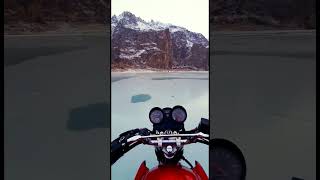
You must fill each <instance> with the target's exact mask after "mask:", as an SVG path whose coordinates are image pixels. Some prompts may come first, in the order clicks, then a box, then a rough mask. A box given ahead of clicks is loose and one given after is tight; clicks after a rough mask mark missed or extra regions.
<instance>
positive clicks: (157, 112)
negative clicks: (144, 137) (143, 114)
mask: <svg viewBox="0 0 320 180" xmlns="http://www.w3.org/2000/svg"><path fill="white" fill-rule="evenodd" d="M149 119H150V121H151V122H152V123H154V124H158V123H160V122H161V121H162V119H163V112H162V110H161V108H159V107H154V108H152V109H151V110H150V112H149Z"/></svg>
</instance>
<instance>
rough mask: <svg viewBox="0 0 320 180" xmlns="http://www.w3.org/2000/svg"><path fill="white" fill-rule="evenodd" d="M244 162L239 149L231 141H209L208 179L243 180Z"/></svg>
mask: <svg viewBox="0 0 320 180" xmlns="http://www.w3.org/2000/svg"><path fill="white" fill-rule="evenodd" d="M245 175H246V164H245V160H244V157H243V155H242V153H241V151H240V150H239V149H238V148H237V147H236V146H235V145H234V144H233V143H231V142H229V141H226V140H221V142H220V143H213V145H212V144H211V143H210V179H214V180H244V179H245Z"/></svg>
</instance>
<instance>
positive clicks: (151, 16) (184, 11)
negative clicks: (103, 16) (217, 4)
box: [111, 0, 209, 39]
mask: <svg viewBox="0 0 320 180" xmlns="http://www.w3.org/2000/svg"><path fill="white" fill-rule="evenodd" d="M123 11H129V12H131V13H133V14H134V15H136V16H138V17H140V18H142V19H143V20H145V21H150V20H154V21H159V22H162V23H170V24H173V25H177V26H181V27H185V28H187V29H188V30H190V31H193V32H197V33H201V34H202V35H203V36H204V37H206V38H207V39H208V38H209V0H112V1H111V14H112V15H117V16H118V15H119V14H121V13H122V12H123Z"/></svg>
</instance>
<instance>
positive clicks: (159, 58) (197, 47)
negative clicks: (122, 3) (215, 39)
mask: <svg viewBox="0 0 320 180" xmlns="http://www.w3.org/2000/svg"><path fill="white" fill-rule="evenodd" d="M111 39H112V64H113V65H117V66H128V67H131V68H132V67H136V68H148V67H153V68H161V69H171V68H179V67H190V68H193V69H205V70H207V69H208V58H209V56H208V45H209V42H208V40H207V39H206V38H205V37H204V36H203V35H202V34H200V33H195V32H191V31H189V30H187V29H186V28H183V27H179V26H175V25H172V24H165V23H161V22H156V21H153V20H151V21H150V22H146V21H144V20H143V19H141V18H140V17H136V16H135V15H134V14H132V13H130V12H127V11H125V12H123V13H122V14H120V15H119V16H115V15H114V16H112V18H111Z"/></svg>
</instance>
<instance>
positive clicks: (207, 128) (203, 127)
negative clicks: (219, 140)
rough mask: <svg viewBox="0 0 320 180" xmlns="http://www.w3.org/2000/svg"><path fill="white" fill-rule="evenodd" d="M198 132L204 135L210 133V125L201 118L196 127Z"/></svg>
mask: <svg viewBox="0 0 320 180" xmlns="http://www.w3.org/2000/svg"><path fill="white" fill-rule="evenodd" d="M198 131H200V132H202V133H204V134H209V133H210V123H209V119H205V118H201V121H200V123H199V125H198Z"/></svg>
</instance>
